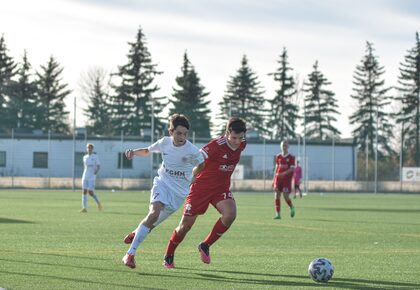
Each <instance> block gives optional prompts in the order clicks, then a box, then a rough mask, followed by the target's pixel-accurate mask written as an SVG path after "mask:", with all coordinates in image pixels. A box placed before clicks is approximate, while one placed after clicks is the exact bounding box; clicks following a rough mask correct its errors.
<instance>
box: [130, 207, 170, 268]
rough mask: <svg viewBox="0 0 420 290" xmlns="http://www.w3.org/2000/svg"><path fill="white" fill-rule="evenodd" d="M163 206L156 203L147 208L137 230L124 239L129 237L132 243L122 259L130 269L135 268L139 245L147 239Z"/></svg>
mask: <svg viewBox="0 0 420 290" xmlns="http://www.w3.org/2000/svg"><path fill="white" fill-rule="evenodd" d="M163 208H164V204H163V203H161V202H159V201H157V202H154V203H152V204H150V206H149V213H148V214H147V216H146V217H145V218H144V219H143V220H142V221H141V222H140V224H139V225H138V227H137V229H136V230H135V232H134V235H133V233H131V235H130V234H129V235H127V237H126V238H125V239H124V242H126V240H128V238H129V236H130V238H131V237H132V242H131V245H130V248H129V249H128V251H127V253H126V254H125V256H124V257H123V263H124V264H125V265H126V266H127V267H130V268H135V267H136V264H135V260H134V256H135V255H136V252H137V249H138V247H139V246H140V244H141V243H142V242H143V241H144V239H145V238H146V237H147V235H148V234H149V232H150V231H151V229H152V228H153V224H154V223H155V222H156V221H157V220H158V218H159V215H160V213H161V212H162V211H163Z"/></svg>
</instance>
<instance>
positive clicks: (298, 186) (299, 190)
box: [296, 183, 302, 198]
mask: <svg viewBox="0 0 420 290" xmlns="http://www.w3.org/2000/svg"><path fill="white" fill-rule="evenodd" d="M296 189H297V190H298V192H299V197H300V198H302V190H301V189H300V183H297V184H296Z"/></svg>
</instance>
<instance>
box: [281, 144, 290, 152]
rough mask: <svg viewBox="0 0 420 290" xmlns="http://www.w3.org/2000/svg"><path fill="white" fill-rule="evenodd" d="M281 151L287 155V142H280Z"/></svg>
mask: <svg viewBox="0 0 420 290" xmlns="http://www.w3.org/2000/svg"><path fill="white" fill-rule="evenodd" d="M280 147H281V151H283V153H286V154H287V153H288V150H289V144H287V142H282V143H281V145H280Z"/></svg>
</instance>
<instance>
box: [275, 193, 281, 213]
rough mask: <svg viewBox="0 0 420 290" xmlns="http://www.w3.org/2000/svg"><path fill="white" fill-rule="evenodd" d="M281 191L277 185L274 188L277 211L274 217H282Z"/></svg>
mask: <svg viewBox="0 0 420 290" xmlns="http://www.w3.org/2000/svg"><path fill="white" fill-rule="evenodd" d="M280 197H281V191H280V190H279V189H278V188H277V187H275V188H274V209H275V211H276V215H275V216H274V219H277V220H278V219H281V215H280V209H281V200H280Z"/></svg>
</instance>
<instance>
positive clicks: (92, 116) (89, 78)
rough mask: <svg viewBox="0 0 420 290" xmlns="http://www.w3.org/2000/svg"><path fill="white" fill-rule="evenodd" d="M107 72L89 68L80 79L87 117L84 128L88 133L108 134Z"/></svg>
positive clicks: (109, 123) (109, 114) (109, 109)
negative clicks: (84, 76) (83, 77)
mask: <svg viewBox="0 0 420 290" xmlns="http://www.w3.org/2000/svg"><path fill="white" fill-rule="evenodd" d="M107 78H108V76H107V73H106V72H105V71H104V70H102V69H100V68H95V69H92V70H90V71H89V72H88V73H87V75H86V78H85V79H83V80H82V84H81V91H82V94H83V96H84V98H85V99H86V101H87V108H85V109H84V110H83V111H84V115H85V116H86V117H87V124H86V129H87V131H88V133H89V134H94V135H105V136H110V135H112V133H113V128H112V126H111V105H110V96H109V82H108V81H107Z"/></svg>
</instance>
